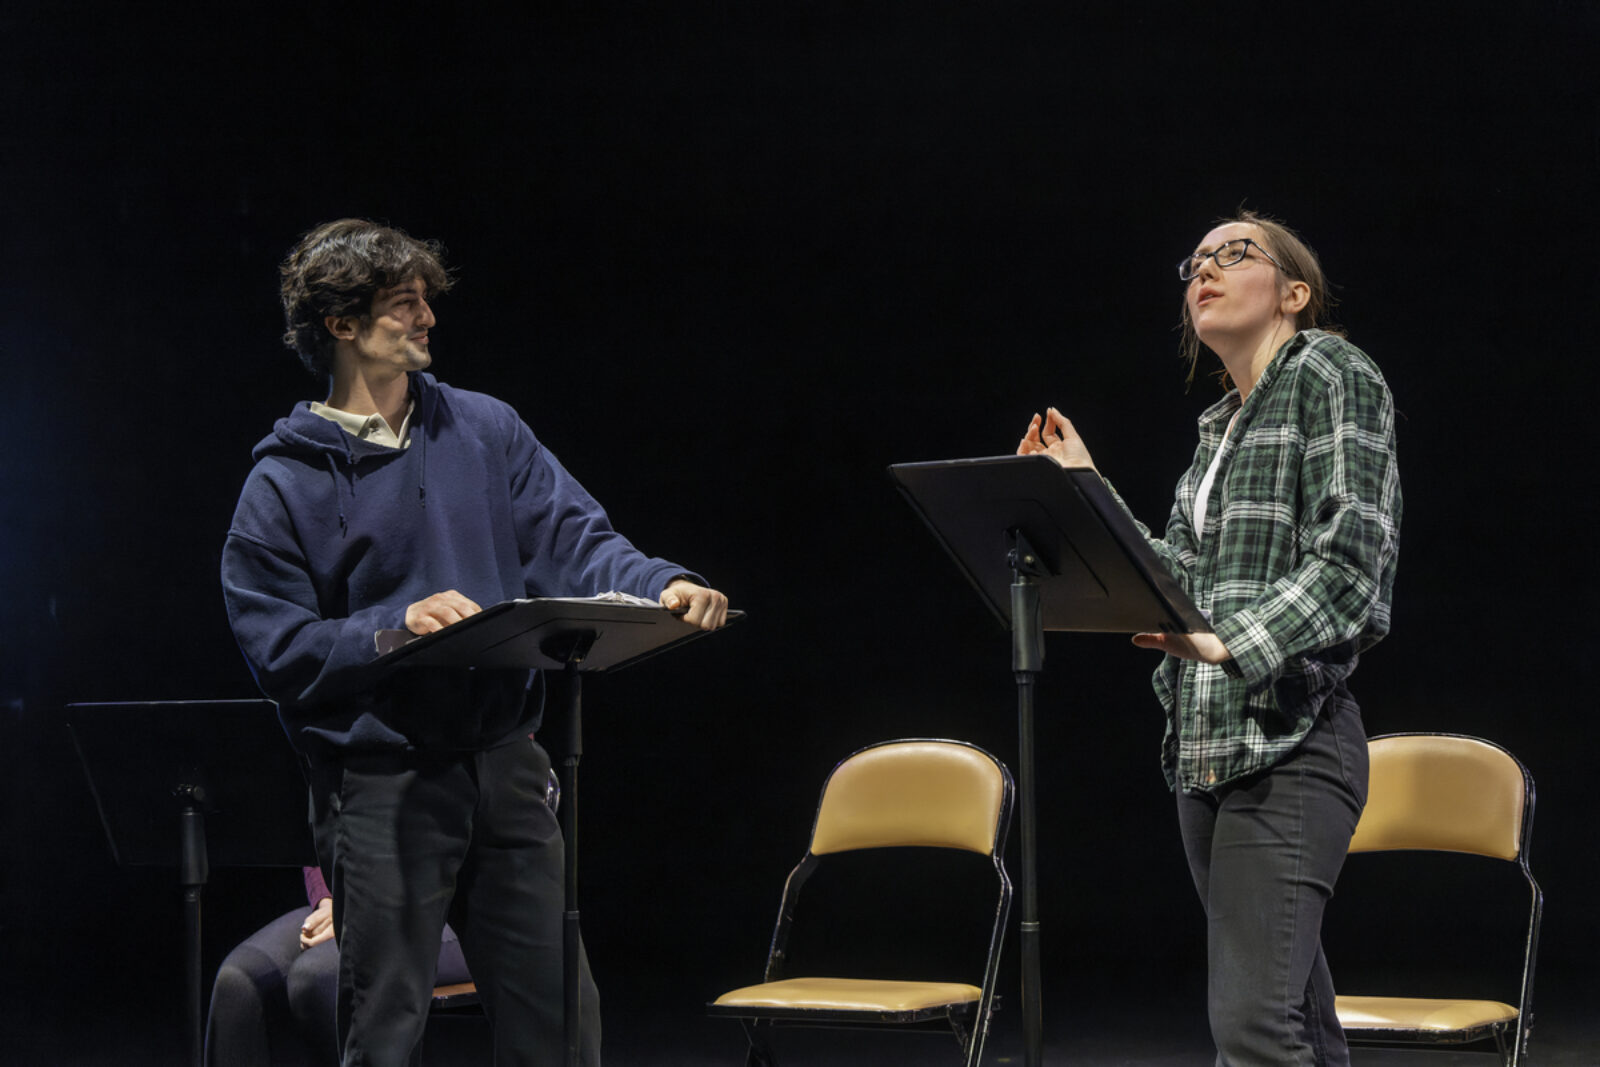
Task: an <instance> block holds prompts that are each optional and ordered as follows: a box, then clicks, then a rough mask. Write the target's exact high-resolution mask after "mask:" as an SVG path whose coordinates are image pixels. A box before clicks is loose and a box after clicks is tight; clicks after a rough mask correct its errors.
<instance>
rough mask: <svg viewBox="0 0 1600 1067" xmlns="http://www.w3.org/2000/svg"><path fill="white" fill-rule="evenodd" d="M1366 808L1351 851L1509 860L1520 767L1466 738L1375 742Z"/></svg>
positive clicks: (1516, 843)
mask: <svg viewBox="0 0 1600 1067" xmlns="http://www.w3.org/2000/svg"><path fill="white" fill-rule="evenodd" d="M1368 752H1369V754H1370V756H1371V761H1372V772H1371V779H1370V785H1369V792H1368V799H1367V808H1366V811H1365V812H1364V813H1363V814H1362V816H1361V821H1360V823H1359V824H1357V826H1356V832H1355V837H1354V838H1353V839H1352V840H1351V842H1350V851H1351V852H1384V851H1393V850H1399V849H1434V850H1441V851H1448V852H1466V853H1471V854H1474V855H1479V856H1491V857H1494V858H1497V859H1503V860H1516V859H1517V858H1518V856H1519V855H1520V854H1521V851H1522V843H1523V842H1522V834H1523V817H1524V812H1525V808H1526V801H1527V790H1526V780H1525V777H1524V772H1523V769H1522V765H1521V764H1520V763H1518V762H1517V760H1516V759H1515V758H1514V757H1513V756H1511V755H1510V754H1509V753H1508V752H1506V751H1505V750H1504V749H1502V748H1499V747H1498V746H1496V745H1492V744H1489V743H1488V742H1485V741H1480V740H1478V739H1477V738H1470V737H1451V736H1440V735H1426V734H1412V735H1401V736H1394V737H1379V738H1374V739H1373V740H1372V741H1371V742H1370V744H1369V745H1368Z"/></svg>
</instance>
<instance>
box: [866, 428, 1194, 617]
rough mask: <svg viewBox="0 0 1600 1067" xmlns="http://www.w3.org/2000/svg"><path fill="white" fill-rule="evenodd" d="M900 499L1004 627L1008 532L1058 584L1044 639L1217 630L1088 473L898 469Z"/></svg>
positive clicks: (1049, 601)
mask: <svg viewBox="0 0 1600 1067" xmlns="http://www.w3.org/2000/svg"><path fill="white" fill-rule="evenodd" d="M889 471H890V473H891V474H892V475H893V477H894V479H895V481H896V483H897V484H898V485H899V487H900V491H901V493H902V494H903V495H904V496H905V498H906V500H907V501H908V502H909V503H910V504H911V506H912V507H913V508H914V509H915V510H916V512H917V514H918V515H919V516H921V517H922V521H923V522H925V523H926V524H927V525H928V528H929V529H930V530H931V531H932V532H933V535H934V536H935V537H936V538H937V539H938V540H939V543H940V544H941V545H943V546H944V548H945V551H947V552H948V553H949V554H950V558H951V559H953V560H954V561H955V564H956V566H957V567H959V568H960V570H961V573H962V574H964V575H965V576H966V578H967V581H969V582H971V583H972V586H973V588H974V589H976V590H977V591H978V595H979V597H980V598H981V599H982V600H983V602H984V604H986V605H987V606H988V608H989V610H990V611H991V612H993V613H994V615H995V617H996V618H998V619H999V620H1000V622H1001V624H1002V625H1004V626H1006V627H1008V628H1009V627H1010V626H1011V622H1012V619H1011V582H1012V573H1011V568H1010V566H1009V565H1008V564H1007V552H1008V550H1009V548H1010V542H1009V539H1008V533H1010V532H1011V531H1016V532H1018V533H1020V534H1022V535H1023V536H1024V537H1025V538H1026V539H1027V542H1028V543H1029V544H1030V545H1031V546H1032V547H1033V548H1034V550H1036V551H1037V552H1038V553H1039V556H1040V561H1041V563H1042V564H1043V567H1044V571H1045V572H1046V573H1047V574H1049V575H1053V576H1054V577H1053V579H1052V580H1048V581H1046V582H1045V583H1044V585H1043V586H1042V587H1041V597H1040V599H1041V608H1042V611H1043V624H1044V629H1046V630H1074V631H1079V632H1094V633H1130V634H1131V633H1208V632H1210V630H1211V623H1210V621H1209V620H1207V619H1206V617H1205V616H1204V615H1203V614H1201V612H1200V610H1199V609H1198V608H1196V607H1195V605H1194V602H1193V601H1192V600H1190V599H1189V595H1188V593H1186V592H1185V591H1184V589H1183V587H1182V586H1181V585H1179V584H1178V582H1177V580H1176V579H1175V578H1173V577H1172V575H1171V573H1169V572H1168V570H1167V569H1166V567H1165V566H1164V565H1163V564H1162V562H1161V559H1160V557H1158V556H1157V555H1156V554H1155V552H1154V550H1152V549H1151V548H1150V546H1149V545H1148V544H1147V543H1146V542H1145V539H1144V535H1143V534H1141V533H1140V532H1139V528H1138V527H1137V526H1136V525H1135V524H1134V522H1133V520H1132V519H1131V518H1130V517H1129V516H1128V513H1127V512H1126V511H1124V510H1123V509H1122V507H1121V506H1120V505H1118V503H1117V501H1116V498H1115V497H1113V496H1112V495H1111V490H1110V489H1108V488H1107V487H1106V484H1105V482H1103V481H1102V480H1101V478H1100V475H1099V474H1097V473H1095V471H1094V470H1093V469H1091V468H1087V467H1084V468H1066V469H1063V468H1062V467H1060V466H1058V465H1057V464H1056V462H1055V460H1053V459H1051V458H1050V457H1048V456H990V457H984V458H979V459H956V460H941V461H937V462H933V463H898V464H895V465H894V466H892V467H890V468H889Z"/></svg>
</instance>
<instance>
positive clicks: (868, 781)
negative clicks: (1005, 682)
mask: <svg viewBox="0 0 1600 1067" xmlns="http://www.w3.org/2000/svg"><path fill="white" fill-rule="evenodd" d="M1005 797H1006V779H1005V772H1004V770H1002V769H1001V768H1000V766H999V765H998V764H996V763H995V761H994V759H993V758H992V757H990V756H989V755H988V754H987V753H984V752H983V751H981V750H979V749H976V748H972V747H970V746H967V745H959V744H952V743H950V742H946V741H901V742H895V743H892V744H886V745H878V746H876V747H874V748H869V749H866V750H865V751H862V752H858V753H857V754H856V755H854V756H852V757H850V758H849V759H847V760H845V761H844V762H843V763H841V764H839V765H838V766H837V767H835V768H834V771H833V774H831V775H830V776H829V777H828V781H827V784H826V785H824V786H823V789H822V801H821V803H820V804H819V805H818V807H817V821H816V826H815V828H814V829H813V830H812V833H811V852H812V854H813V855H819V856H820V855H824V854H826V853H830V852H848V851H851V850H853V849H861V848H892V847H897V846H927V847H935V848H958V849H966V850H968V851H971V852H977V853H980V854H982V855H991V854H992V853H993V851H994V847H995V837H996V833H997V831H998V829H999V825H1000V817H1001V814H1002V812H1003V811H1004V810H1005Z"/></svg>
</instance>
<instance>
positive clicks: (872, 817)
mask: <svg viewBox="0 0 1600 1067" xmlns="http://www.w3.org/2000/svg"><path fill="white" fill-rule="evenodd" d="M1012 792H1013V787H1012V782H1011V773H1010V772H1009V771H1008V770H1006V767H1005V765H1004V764H1002V763H1001V762H1000V761H999V760H997V759H995V758H994V757H993V756H991V755H990V754H989V753H987V752H985V751H983V749H981V748H978V747H976V746H974V745H969V744H966V743H965V742H961V741H941V740H929V739H914V740H904V741H886V742H884V743H882V744H877V745H872V746H870V747H868V748H864V749H862V750H860V751H859V752H856V753H855V754H854V755H852V756H850V757H849V758H848V759H846V760H844V761H843V762H842V763H840V764H839V765H838V766H837V767H835V768H834V769H833V772H832V773H831V774H830V775H829V776H828V780H827V782H826V783H824V785H823V787H822V799H821V801H820V802H819V804H818V806H817V815H816V822H815V825H814V826H813V828H812V831H811V845H810V848H809V849H807V851H806V854H805V856H804V857H803V858H802V859H801V860H800V863H799V864H798V865H797V866H796V867H795V868H794V870H793V871H791V872H790V874H789V880H788V882H787V883H786V884H785V886H784V891H783V902H782V904H781V906H780V907H779V909H778V921H777V926H776V928H775V930H774V931H773V935H772V946H771V949H770V951H769V952H768V955H767V968H766V980H765V981H763V982H762V983H761V984H760V985H753V986H747V987H745V988H743V989H735V990H733V991H732V992H729V993H724V994H723V995H722V996H720V997H718V998H717V999H716V1001H715V1002H714V1003H712V1004H711V1005H710V1007H709V1011H710V1013H711V1014H712V1015H715V1016H722V1017H727V1018H737V1019H739V1020H740V1021H741V1022H742V1023H743V1024H744V1028H745V1033H746V1036H747V1037H748V1038H749V1041H750V1052H749V1056H748V1060H747V1062H748V1064H749V1065H750V1067H770V1065H773V1064H775V1063H776V1062H777V1061H776V1059H775V1057H774V1054H773V1051H772V1048H771V1045H770V1043H769V1041H768V1037H769V1034H770V1031H771V1030H772V1029H773V1028H775V1027H778V1026H818V1027H836V1028H850V1027H866V1026H884V1025H896V1026H902V1027H910V1028H916V1029H929V1028H935V1029H947V1030H949V1031H952V1032H953V1033H954V1035H955V1038H956V1041H957V1042H958V1043H959V1045H960V1049H961V1053H962V1054H963V1055H964V1056H965V1058H966V1063H967V1064H968V1067H976V1065H977V1064H978V1062H979V1061H980V1059H981V1058H982V1055H983V1044H984V1039H985V1038H986V1037H987V1035H988V1030H989V1019H990V1016H991V1014H992V1012H993V1010H994V986H995V978H996V975H997V974H998V972H999V969H1000V946H1001V943H1002V941H1003V940H1004V936H1005V927H1006V917H1007V915H1008V914H1009V913H1010V909H1011V879H1010V878H1009V877H1008V876H1007V874H1006V869H1005V865H1004V863H1003V862H1002V854H1003V852H1004V851H1005V838H1006V830H1007V828H1008V826H1009V824H1010V821H1011V803H1012ZM907 847H925V848H944V849H963V850H966V851H969V852H975V853H978V854H980V855H983V856H987V857H989V859H990V860H991V862H992V864H993V867H994V875H995V881H996V883H997V892H996V896H995V905H994V915H993V926H992V928H991V930H990V936H989V949H988V954H987V958H986V961H985V964H984V970H983V974H982V976H981V978H980V979H979V984H977V985H973V984H970V983H968V982H965V981H961V980H959V979H958V980H953V981H951V980H939V981H908V980H904V979H883V978H877V977H871V976H850V977H834V976H828V977H815V976H795V977H790V976H786V975H785V974H784V964H785V962H786V953H787V950H788V946H789V936H790V932H791V930H792V928H793V926H794V924H795V921H796V914H797V904H798V901H799V897H800V889H801V887H802V886H803V885H804V884H805V882H806V880H807V879H808V878H810V877H811V875H812V874H813V872H815V871H816V869H817V868H818V866H819V865H820V864H822V863H823V862H824V860H825V857H828V856H832V855H835V854H838V853H845V852H855V851H858V850H864V849H893V848H907ZM878 888H879V889H884V887H878ZM886 891H888V892H892V893H901V892H916V891H933V892H937V887H929V886H927V885H914V886H907V885H901V884H896V885H894V886H892V887H887V889H886ZM946 977H949V976H946ZM969 977H978V976H976V975H972V976H969Z"/></svg>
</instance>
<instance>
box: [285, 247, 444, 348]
mask: <svg viewBox="0 0 1600 1067" xmlns="http://www.w3.org/2000/svg"><path fill="white" fill-rule="evenodd" d="M278 275H279V278H280V280H281V281H280V288H279V292H280V294H281V296H282V298H283V320H284V327H285V329H284V334H283V343H284V344H286V345H288V346H289V347H290V348H292V349H294V351H295V352H297V353H299V355H300V362H302V363H304V364H305V366H306V369H307V370H309V371H310V372H311V373H312V374H314V375H317V376H319V377H322V376H326V375H328V374H331V373H332V372H333V352H334V338H333V334H331V333H329V332H328V327H327V325H326V323H325V320H326V319H327V318H328V317H329V316H330V315H331V316H333V317H335V318H343V317H344V316H347V315H354V316H356V317H357V318H359V319H360V320H361V321H362V323H363V324H365V323H368V322H370V321H371V319H370V315H371V311H372V298H373V297H374V296H376V295H377V293H378V291H379V290H380V289H392V288H394V287H395V286H397V285H401V284H404V283H405V282H408V281H410V280H411V279H413V278H421V279H422V283H423V284H424V285H425V286H427V296H428V297H429V298H430V299H431V298H432V297H433V296H435V295H436V294H438V293H443V292H446V291H448V290H449V288H450V287H451V286H452V285H454V284H455V279H453V278H452V277H451V276H450V273H449V271H447V270H446V269H445V266H444V246H442V245H441V244H440V243H439V242H438V241H419V240H417V239H416V238H414V237H412V236H411V235H410V234H408V233H406V232H405V231H404V230H399V229H396V228H394V227H393V226H384V225H381V224H380V223H376V222H370V221H368V220H367V219H339V220H338V221H336V222H325V223H323V224H322V225H321V226H318V227H316V228H315V229H313V230H310V231H308V232H307V233H306V234H305V235H304V236H302V237H301V238H300V242H299V243H298V244H297V245H295V246H294V248H293V249H292V250H291V251H290V252H289V255H288V257H287V258H285V259H284V261H283V264H282V266H280V267H279V268H278Z"/></svg>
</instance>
